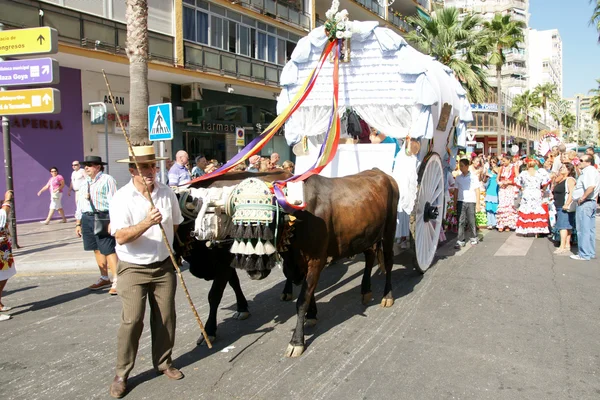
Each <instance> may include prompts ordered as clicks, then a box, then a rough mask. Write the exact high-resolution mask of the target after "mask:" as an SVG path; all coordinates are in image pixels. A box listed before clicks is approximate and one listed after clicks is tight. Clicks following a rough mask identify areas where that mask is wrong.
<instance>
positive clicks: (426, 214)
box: [423, 202, 440, 222]
mask: <svg viewBox="0 0 600 400" xmlns="http://www.w3.org/2000/svg"><path fill="white" fill-rule="evenodd" d="M439 215H440V211H439V210H438V208H437V207H436V206H432V205H431V204H430V203H429V202H427V203H425V208H424V209H423V220H424V221H425V222H429V220H432V219H434V220H435V219H437V217H438V216H439Z"/></svg>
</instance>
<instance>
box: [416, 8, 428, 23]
mask: <svg viewBox="0 0 600 400" xmlns="http://www.w3.org/2000/svg"><path fill="white" fill-rule="evenodd" d="M417 14H419V16H420V17H421V18H423V19H425V20H427V21H430V20H431V17H430V16H429V14H427V13H426V12H425V11H423V10H421V9H420V8H419V7H417Z"/></svg>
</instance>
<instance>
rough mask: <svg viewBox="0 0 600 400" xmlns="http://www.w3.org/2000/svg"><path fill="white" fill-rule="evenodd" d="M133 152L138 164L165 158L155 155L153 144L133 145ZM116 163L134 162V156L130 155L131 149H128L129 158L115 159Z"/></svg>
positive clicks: (164, 158)
mask: <svg viewBox="0 0 600 400" xmlns="http://www.w3.org/2000/svg"><path fill="white" fill-rule="evenodd" d="M133 153H134V154H135V159H136V160H137V162H138V163H139V164H149V163H153V162H155V161H161V160H167V159H168V158H167V157H156V154H155V153H154V146H133ZM117 162H118V163H134V162H135V161H134V157H133V156H132V155H131V149H130V150H129V158H124V159H122V160H117Z"/></svg>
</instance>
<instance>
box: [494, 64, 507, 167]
mask: <svg viewBox="0 0 600 400" xmlns="http://www.w3.org/2000/svg"><path fill="white" fill-rule="evenodd" d="M496 81H497V84H498V99H497V100H498V123H497V124H496V126H497V127H498V135H497V138H496V140H497V143H496V146H497V150H496V151H497V153H496V155H497V156H498V157H500V154H502V66H496ZM505 112H506V111H505Z"/></svg>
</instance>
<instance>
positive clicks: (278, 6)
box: [239, 0, 311, 31]
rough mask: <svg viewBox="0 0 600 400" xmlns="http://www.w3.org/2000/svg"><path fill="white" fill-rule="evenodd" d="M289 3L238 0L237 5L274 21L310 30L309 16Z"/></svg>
mask: <svg viewBox="0 0 600 400" xmlns="http://www.w3.org/2000/svg"><path fill="white" fill-rule="evenodd" d="M291 3H292V2H281V1H276V0H239V4H241V5H242V6H244V7H246V8H250V9H252V10H256V11H257V12H259V13H261V14H265V15H269V16H271V17H273V18H275V19H276V20H280V21H284V22H288V23H290V24H292V25H296V26H297V27H299V28H301V29H303V30H305V31H308V30H310V29H311V27H310V16H309V15H308V14H307V13H305V12H303V11H301V10H299V9H298V8H296V7H294V6H292V5H291Z"/></svg>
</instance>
